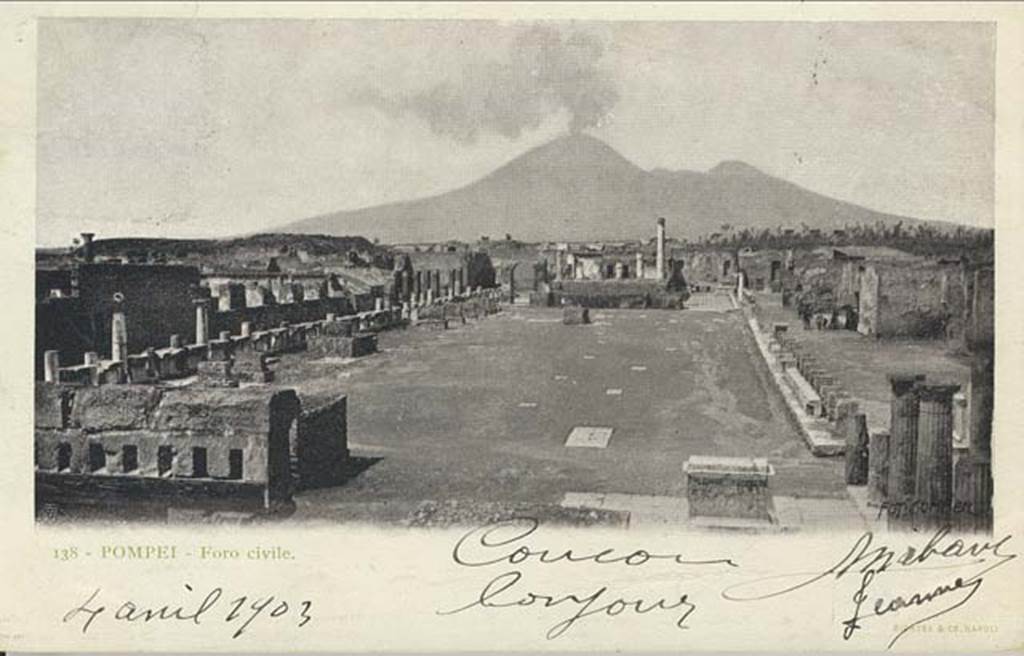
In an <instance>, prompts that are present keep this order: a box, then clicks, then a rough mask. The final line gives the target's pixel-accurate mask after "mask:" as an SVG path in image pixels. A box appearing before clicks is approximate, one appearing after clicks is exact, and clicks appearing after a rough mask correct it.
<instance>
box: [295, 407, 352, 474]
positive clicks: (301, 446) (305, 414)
mask: <svg viewBox="0 0 1024 656" xmlns="http://www.w3.org/2000/svg"><path fill="white" fill-rule="evenodd" d="M295 455H296V457H297V459H298V475H299V481H298V483H299V485H300V486H301V487H304V488H309V487H313V486H316V485H327V484H331V483H335V482H337V481H339V480H340V479H341V477H342V474H343V470H344V466H345V462H346V460H347V459H348V399H347V398H346V397H344V396H342V397H339V398H337V399H335V400H333V401H330V402H328V403H322V404H319V405H315V406H312V407H308V408H304V409H303V411H302V414H301V415H300V416H299V423H298V431H297V440H296V445H295Z"/></svg>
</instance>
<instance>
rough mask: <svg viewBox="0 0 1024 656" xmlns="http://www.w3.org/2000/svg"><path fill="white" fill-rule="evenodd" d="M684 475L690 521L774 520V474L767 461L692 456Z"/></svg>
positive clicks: (685, 467) (684, 469)
mask: <svg viewBox="0 0 1024 656" xmlns="http://www.w3.org/2000/svg"><path fill="white" fill-rule="evenodd" d="M683 471H684V473H685V474H686V497H687V501H688V502H689V512H690V517H728V518H744V519H760V520H764V521H771V520H772V498H771V492H770V490H769V479H770V478H771V477H772V476H773V475H774V473H775V472H774V469H773V468H772V466H771V465H769V464H768V461H767V460H765V459H764V458H729V457H712V456H690V458H689V460H687V461H686V463H685V464H684V465H683Z"/></svg>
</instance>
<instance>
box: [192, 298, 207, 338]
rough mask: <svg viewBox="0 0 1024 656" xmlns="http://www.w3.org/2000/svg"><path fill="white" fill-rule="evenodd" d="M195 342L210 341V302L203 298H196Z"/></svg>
mask: <svg viewBox="0 0 1024 656" xmlns="http://www.w3.org/2000/svg"><path fill="white" fill-rule="evenodd" d="M195 304H196V344H206V343H208V342H209V341H210V302H209V301H208V300H206V299H204V298H200V299H196V301H195Z"/></svg>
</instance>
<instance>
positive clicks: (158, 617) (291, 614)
mask: <svg viewBox="0 0 1024 656" xmlns="http://www.w3.org/2000/svg"><path fill="white" fill-rule="evenodd" d="M184 589H185V590H186V591H187V593H188V595H189V596H193V595H194V594H195V589H194V588H193V587H192V585H191V584H188V583H186V584H185V586H184ZM101 595H102V590H101V589H100V588H96V590H94V591H93V593H92V594H91V595H89V598H88V599H86V600H85V601H84V602H82V603H81V604H78V605H77V606H75V607H74V608H72V609H71V610H69V611H68V612H67V613H65V614H64V618H63V622H64V623H65V624H68V623H71V622H81V623H82V627H81V628H82V633H83V634H86V633H88V631H89V629H90V627H92V625H93V622H95V621H97V619H98V618H100V617H108V618H112V619H113V620H114V621H117V622H126V623H130V624H133V623H140V624H149V623H152V622H183V623H186V624H191V625H194V626H199V625H200V624H201V623H202V621H203V620H204V619H205V620H208V621H214V622H215V621H220V622H223V623H225V624H229V625H231V626H235V625H237V628H236V629H235V631H234V633H233V634H232V635H231V638H232V639H236V638H238V637H240V636H241V635H243V634H244V633H245V631H246V629H248V628H249V625H250V624H252V623H253V622H254V621H256V620H257V618H260V617H265V618H273V619H275V620H278V619H281V620H282V621H283V620H284V619H286V618H291V620H292V621H293V622H295V623H296V626H298V627H303V626H305V625H306V624H308V623H309V622H310V621H311V620H312V619H313V616H312V615H311V614H310V611H311V609H312V606H313V602H311V601H301V602H299V603H297V604H289V603H288V602H287V601H285V600H283V599H278V598H277V597H275V596H274V595H270V596H268V597H262V598H256V597H254V598H250V597H249V595H242V596H241V597H238V598H236V599H233V600H231V601H224V602H222V599H223V597H224V590H223V589H222V588H219V587H215V588H212V589H210V590H209V592H207V593H206V595H205V596H203V598H202V600H199V601H196V600H195V599H193V600H190V601H187V602H185V603H180V604H157V605H153V606H150V605H146V604H142V603H139V602H136V601H131V600H119V601H115V602H114V604H113V605H111V606H108V605H106V604H104V603H103V602H102V598H101ZM224 611H227V612H226V613H225V612H224Z"/></svg>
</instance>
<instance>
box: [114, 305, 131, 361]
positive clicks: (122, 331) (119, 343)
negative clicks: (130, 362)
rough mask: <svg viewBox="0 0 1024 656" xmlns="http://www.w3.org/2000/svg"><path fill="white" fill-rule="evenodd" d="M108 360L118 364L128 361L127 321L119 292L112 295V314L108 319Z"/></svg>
mask: <svg viewBox="0 0 1024 656" xmlns="http://www.w3.org/2000/svg"><path fill="white" fill-rule="evenodd" d="M110 359H111V360H114V361H118V362H124V361H126V360H127V359H128V320H127V319H126V318H125V315H124V296H123V295H122V294H121V293H120V292H118V293H116V294H114V312H113V314H112V315H111V317H110Z"/></svg>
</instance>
